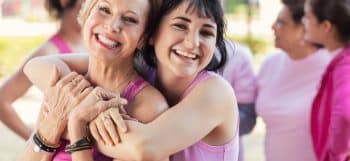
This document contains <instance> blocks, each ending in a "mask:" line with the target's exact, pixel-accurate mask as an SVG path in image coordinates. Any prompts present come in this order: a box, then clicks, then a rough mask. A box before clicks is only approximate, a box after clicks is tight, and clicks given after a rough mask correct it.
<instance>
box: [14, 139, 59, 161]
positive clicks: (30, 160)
mask: <svg viewBox="0 0 350 161" xmlns="http://www.w3.org/2000/svg"><path fill="white" fill-rule="evenodd" d="M34 146H35V144H34V142H33V139H29V140H28V142H27V145H26V147H25V149H24V152H23V153H22V154H21V155H20V156H19V158H18V159H17V161H51V160H52V157H53V154H52V153H47V152H35V151H34Z"/></svg>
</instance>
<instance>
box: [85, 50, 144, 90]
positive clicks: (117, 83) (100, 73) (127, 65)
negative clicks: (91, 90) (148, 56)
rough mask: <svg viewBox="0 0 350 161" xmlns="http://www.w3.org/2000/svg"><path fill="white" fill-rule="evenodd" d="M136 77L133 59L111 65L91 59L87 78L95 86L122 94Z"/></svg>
mask: <svg viewBox="0 0 350 161" xmlns="http://www.w3.org/2000/svg"><path fill="white" fill-rule="evenodd" d="M136 76H137V73H136V71H135V70H134V68H133V65H132V59H131V61H127V60H124V61H119V62H115V63H113V64H111V63H105V62H103V61H99V60H96V59H94V58H91V57H90V61H89V68H88V72H87V77H88V79H89V80H90V82H91V83H92V84H93V85H95V86H96V85H97V86H100V87H102V88H106V89H110V90H113V91H118V92H122V91H123V89H124V88H125V87H126V86H127V85H128V83H129V82H130V81H131V80H132V79H133V78H134V77H136Z"/></svg>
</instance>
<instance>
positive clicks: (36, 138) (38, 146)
mask: <svg viewBox="0 0 350 161" xmlns="http://www.w3.org/2000/svg"><path fill="white" fill-rule="evenodd" d="M33 142H34V144H35V146H34V151H35V152H40V150H43V151H45V152H48V153H54V152H56V151H57V149H58V148H59V147H60V145H57V146H53V145H49V144H47V143H45V141H43V139H42V138H41V137H40V135H39V134H38V133H37V132H36V133H35V134H34V135H33Z"/></svg>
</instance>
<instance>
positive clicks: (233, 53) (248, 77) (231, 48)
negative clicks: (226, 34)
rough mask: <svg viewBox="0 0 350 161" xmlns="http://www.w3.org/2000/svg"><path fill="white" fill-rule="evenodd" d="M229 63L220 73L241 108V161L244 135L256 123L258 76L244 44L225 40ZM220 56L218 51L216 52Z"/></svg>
mask: <svg viewBox="0 0 350 161" xmlns="http://www.w3.org/2000/svg"><path fill="white" fill-rule="evenodd" d="M225 44H226V51H227V63H226V64H225V66H224V67H223V68H222V70H220V71H219V72H218V73H219V74H220V75H221V76H223V77H224V78H225V79H226V80H227V81H228V82H229V83H230V85H231V86H232V88H233V89H234V91H235V95H236V98H237V103H238V109H239V119H240V120H239V135H240V149H239V159H238V160H239V161H243V160H244V147H243V139H242V136H243V135H246V134H248V133H250V132H251V131H252V130H253V128H254V126H255V124H256V113H255V108H254V105H255V98H256V78H255V74H254V70H253V56H252V53H251V51H250V49H249V48H248V47H246V46H244V45H241V44H238V43H235V42H232V41H230V40H227V39H226V40H225ZM215 55H216V56H219V53H218V51H217V52H216V54H215Z"/></svg>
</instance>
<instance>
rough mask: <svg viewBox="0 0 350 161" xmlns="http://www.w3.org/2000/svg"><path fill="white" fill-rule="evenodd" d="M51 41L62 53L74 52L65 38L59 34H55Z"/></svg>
mask: <svg viewBox="0 0 350 161" xmlns="http://www.w3.org/2000/svg"><path fill="white" fill-rule="evenodd" d="M49 41H50V42H51V43H52V44H54V45H55V47H56V48H57V49H58V51H59V53H60V54H66V53H72V49H71V48H70V47H69V46H68V44H67V43H66V42H65V40H64V39H63V38H62V37H61V36H60V35H58V34H55V35H53V36H52V37H51V38H50V39H49Z"/></svg>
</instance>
